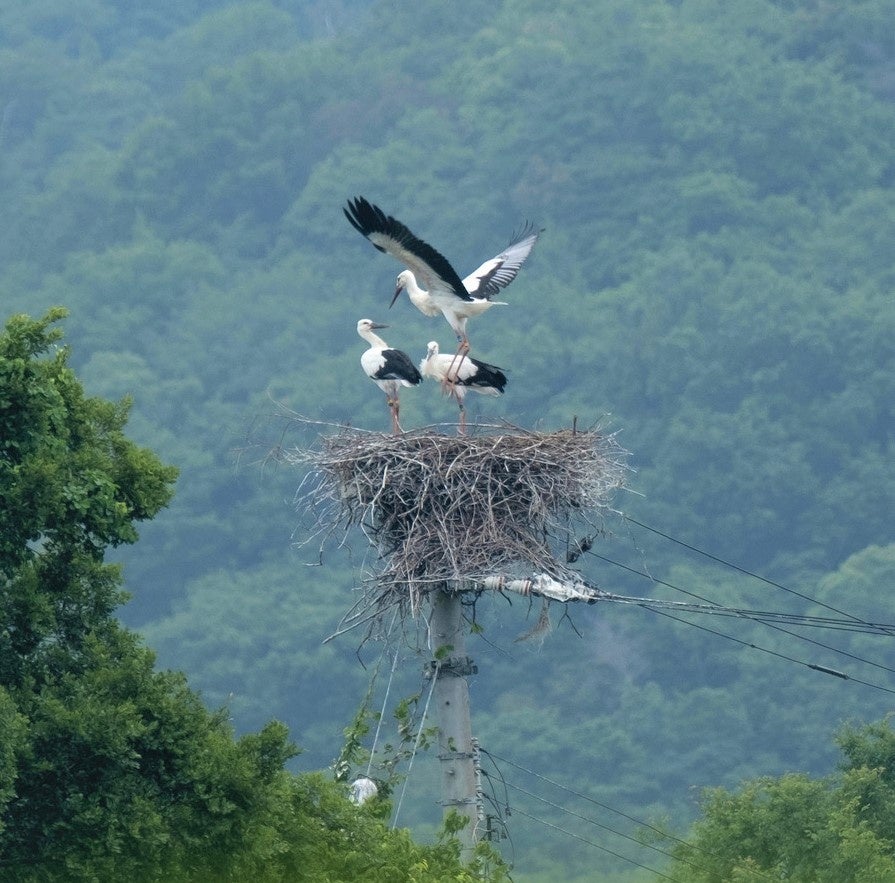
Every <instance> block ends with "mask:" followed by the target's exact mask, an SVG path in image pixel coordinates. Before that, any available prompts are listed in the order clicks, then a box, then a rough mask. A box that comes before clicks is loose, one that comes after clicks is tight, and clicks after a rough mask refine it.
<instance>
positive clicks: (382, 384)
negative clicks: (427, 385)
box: [357, 319, 423, 435]
mask: <svg viewBox="0 0 895 883" xmlns="http://www.w3.org/2000/svg"><path fill="white" fill-rule="evenodd" d="M378 328H388V325H380V324H379V323H378V322H373V321H372V320H371V319H361V320H360V321H359V322H358V323H357V333H358V334H359V335H360V336H361V337H362V338H363V339H364V340H365V341H367V343H369V344H370V348H369V349H368V350H366V351H365V352H364V354H363V355H362V356H361V357H360V364H361V367H362V368H363V369H364V372H365V373H366V375H367V377H369V378H370V380H372V381H373V382H374V383H375V384H376V385H377V386H378V387H379V388H380V389H381V390H382V391H383V392H384V393H385V395H386V398H387V399H388V407H389V410H390V411H391V412H392V432H394V433H395V434H396V435H397V434H398V433H399V432H400V431H401V426H400V424H399V422H398V411H399V407H400V406H399V403H398V392H399V390H400V389H401V387H402V386H416V385H417V384H418V383H420V382H421V381H422V379H423V378H422V375H421V374H420V372H419V371H417V368H416V365H414V364H413V362H412V360H411V358H410V356H408V355H407V353H405V352H402V351H401V350H393V349H391V348H390V347H389V345H388V344H387V343H386V342H385V341H384V340H383V339H382V338H381V337H380V336H379V335H378V334H376V333H375V330H376V329H378Z"/></svg>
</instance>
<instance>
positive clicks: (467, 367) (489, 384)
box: [420, 340, 507, 435]
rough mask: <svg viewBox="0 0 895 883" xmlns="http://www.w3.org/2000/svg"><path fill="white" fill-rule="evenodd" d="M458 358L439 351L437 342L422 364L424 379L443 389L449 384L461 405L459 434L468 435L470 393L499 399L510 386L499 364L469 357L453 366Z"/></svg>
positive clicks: (421, 370)
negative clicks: (438, 383) (468, 396)
mask: <svg viewBox="0 0 895 883" xmlns="http://www.w3.org/2000/svg"><path fill="white" fill-rule="evenodd" d="M455 358H456V357H455V356H451V355H448V354H447V353H439V352H438V343H437V342H436V341H434V340H430V341H429V345H428V349H427V350H426V358H425V359H423V360H422V362H420V373H421V374H422V375H423V377H431V378H433V379H434V380H439V381H441V383H442V386H444V385H445V384H446V383H447V384H450V387H451V389H452V393H453V395H454V396H455V398H456V399H457V404H458V405H459V406H460V433H461V435H462V434H463V433H465V432H466V408H465V407H464V405H463V399H464V398H466V393H467V391H469V390H472V392H477V393H481V394H482V395H486V396H499V395H502V394H503V391H504V389H505V387H506V385H507V376H506V374H504V373H503V371H502V370H501V369H500V368H498V367H497V366H496V365H489V364H488V363H487V362H480V361H479V360H478V359H473V358H472V356H467V357H466V358H465V359H463V360H462V361H461V362H460V364H459V365H457V366H456V367H454V360H455Z"/></svg>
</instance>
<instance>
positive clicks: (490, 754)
mask: <svg viewBox="0 0 895 883" xmlns="http://www.w3.org/2000/svg"><path fill="white" fill-rule="evenodd" d="M483 753H485V754H487V755H488V757H490V758H492V759H493V760H499V761H500V762H501V763H505V764H508V765H509V766H511V767H515V768H516V769H517V770H519V771H520V772H523V773H527V774H528V775H530V776H534V777H535V778H536V779H540V780H541V781H542V782H546V783H547V784H548V785H553V786H554V787H555V788H559V789H560V790H561V791H565V792H566V793H568V794H573V795H574V796H575V797H580V798H581V799H582V800H586V801H587V802H588V803H592V804H593V805H594V806H598V807H600V809H605V810H607V811H608V812H611V813H614V814H615V815H617V816H621V817H622V818H623V819H627V820H628V821H629V822H633V823H634V824H635V825H639V826H640V827H641V828H648V829H649V830H650V831H653V832H654V833H655V834H659V835H660V836H662V837H667V838H669V839H671V840H676V841H677V842H678V843H681V844H684V845H687V846H689V845H690V844H688V843H687V841H686V840H681V838H680V837H675V836H674V835H673V834H669V833H668V832H667V831H663V830H662V829H661V828H656V827H655V826H654V825H651V824H650V823H649V822H645V821H643V819H638V818H635V817H634V816H631V815H628V813H626V812H622V811H621V810H620V809H615V808H614V807H612V806H609V805H608V804H606V803H601V802H600V801H599V800H597V799H596V798H594V797H590V796H589V795H587V794H582V793H581V792H580V791H575V790H574V789H573V788H569V787H568V786H567V785H563V784H561V783H560V782H557V781H555V780H554V779H551V778H549V777H548V776H544V775H542V774H541V773H536V772H535V771H534V770H530V769H528V767H524V766H522V764H519V763H516V762H515V761H512V760H509V759H508V758H506V757H501V756H500V755H499V754H495V753H494V752H493V751H484V752H483Z"/></svg>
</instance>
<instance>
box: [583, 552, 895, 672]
mask: <svg viewBox="0 0 895 883" xmlns="http://www.w3.org/2000/svg"><path fill="white" fill-rule="evenodd" d="M588 554H589V555H591V556H592V557H594V558H597V559H599V560H600V561H605V562H606V563H607V564H611V565H613V566H615V567H619V568H621V569H622V570H626V571H628V573H633V574H635V575H636V576H640V577H643V578H644V579H647V580H649V581H650V582H653V583H655V584H656V585H661V586H665V587H666V588H669V589H672V590H673V591H676V592H680V593H681V594H683V595H687V596H689V597H691V598H698V599H699V600H700V601H705V602H706V603H708V604H710V605H712V606H711V608H708V609H707V608H700V607H698V606H693V605H690V607H689V609H686V610H685V611H683V612H688V613H712V614H716V615H721V616H730V617H737V618H740V619H750V620H752V621H754V622H759V623H761V624H762V625H766V626H767V627H768V628H772V629H775V630H776V631H779V632H782V633H783V634H785V635H789V636H790V637H793V638H796V639H797V640H799V641H805V642H806V643H808V644H814V645H815V646H816V647H821V648H823V649H824V650H829V651H831V652H833V653H838V654H840V655H842V656H847V657H848V658H850V659H854V660H855V661H857V662H862V663H864V664H866V665H872V666H873V667H874V668H879V669H882V670H883V671H888V672H890V673H892V674H895V668H891V667H890V666H888V665H884V664H883V663H881V662H873V661H872V660H870V659H866V658H864V657H863V656H857V655H856V654H854V653H850V652H849V651H848V650H843V649H841V648H839V647H833V646H832V645H830V644H825V643H823V641H816V640H815V639H814V638H809V637H808V636H807V635H801V634H799V633H798V632H793V631H790V630H789V629H785V628H783V627H782V626H780V625H777V624H776V623H775V622H774V621H772V620H776V621H777V622H788V623H790V624H791V625H804V626H805V627H811V628H833V629H834V630H841V631H850V632H857V633H860V634H872V635H886V636H888V635H890V632H889V631H888V629H889V628H891V627H890V626H888V625H885V624H880V623H863V626H866V627H863V628H860V627H859V626H860V625H862V624H861V623H858V622H854V621H853V620H829V619H827V618H822V617H803V616H800V615H798V614H786V613H775V612H772V611H757V610H743V609H738V608H735V607H724V606H722V605H718V604H717V603H716V602H714V601H712V600H711V599H710V598H706V597H705V596H703V595H697V594H695V593H694V592H689V591H687V590H686V589H682V588H680V586H676V585H674V584H673V583H669V582H666V581H665V580H662V579H658V578H657V577H654V576H651V575H650V574H648V573H645V572H644V571H642V570H637V569H636V568H634V567H630V566H628V565H627V564H622V563H621V562H620V561H614V560H613V559H611V558H607V557H606V556H604V555H598V554H597V553H596V552H588ZM607 600H611V601H619V602H626V603H631V604H637V605H638V606H641V607H650V608H652V609H657V608H659V607H663V606H668V604H675V603H676V602H663V601H661V600H657V599H652V598H626V597H624V596H610V597H608V598H607ZM680 606H683V605H680ZM680 606H678V607H677V608H676V609H680ZM851 623H854V625H853V626H852V625H851Z"/></svg>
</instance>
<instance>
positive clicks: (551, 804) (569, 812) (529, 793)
mask: <svg viewBox="0 0 895 883" xmlns="http://www.w3.org/2000/svg"><path fill="white" fill-rule="evenodd" d="M507 786H508V787H509V788H512V789H513V790H514V791H518V792H519V793H520V794H524V795H526V797H533V798H534V799H535V800H539V801H540V802H541V803H543V804H546V805H547V806H549V807H551V808H552V809H558V810H559V811H560V812H564V813H566V814H567V815H570V816H574V817H575V818H576V819H580V820H581V821H582V822H587V823H588V824H589V825H593V826H594V827H595V828H600V829H601V830H603V831H608V832H609V833H610V834H615V835H616V837H622V838H624V839H625V840H630V841H631V842H632V843H636V844H637V845H638V846H640V847H643V848H644V849H652V850H653V851H654V852H658V853H660V854H661V855H664V856H665V857H666V858H674V857H675V856H674V855H673V854H672V853H670V852H668V850H667V849H662V848H661V847H660V846H654V845H653V844H652V843H644V842H643V841H641V840H638V839H637V838H636V837H633V836H631V835H630V834H625V833H624V832H623V831H619V830H617V829H616V828H613V827H611V826H609V825H604V824H603V823H602V822H598V821H596V819H591V818H589V817H588V816H585V815H582V814H581V813H578V812H575V810H573V809H568V808H567V807H565V806H562V805H561V804H559V803H554V802H553V801H551V800H548V799H547V798H546V797H541V796H540V795H538V794H535V793H534V792H532V791H528V790H526V789H525V788H522V787H521V786H519V785H514V784H513V783H512V782H507ZM679 861H681V862H683V863H684V864H686V865H689V866H690V867H691V868H695V869H696V870H697V871H706V870H708V869H707V868H704V867H701V866H700V865H697V864H696V863H695V862H691V861H690V860H689V859H679Z"/></svg>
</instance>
